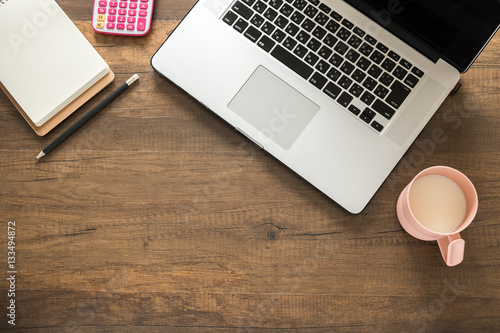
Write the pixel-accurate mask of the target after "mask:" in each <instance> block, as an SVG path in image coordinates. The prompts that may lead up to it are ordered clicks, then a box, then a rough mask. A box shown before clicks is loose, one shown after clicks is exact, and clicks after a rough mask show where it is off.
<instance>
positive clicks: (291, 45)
mask: <svg viewBox="0 0 500 333" xmlns="http://www.w3.org/2000/svg"><path fill="white" fill-rule="evenodd" d="M295 45H297V41H296V40H295V39H293V38H291V37H287V38H286V39H285V41H284V42H283V46H284V47H286V48H287V49H289V50H290V51H291V50H293V49H294V48H295Z"/></svg>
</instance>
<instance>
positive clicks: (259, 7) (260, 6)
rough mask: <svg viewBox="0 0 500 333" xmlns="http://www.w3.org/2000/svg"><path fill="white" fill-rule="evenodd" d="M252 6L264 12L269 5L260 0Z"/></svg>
mask: <svg viewBox="0 0 500 333" xmlns="http://www.w3.org/2000/svg"><path fill="white" fill-rule="evenodd" d="M252 8H253V9H255V10H256V11H258V12H259V13H260V14H262V13H263V12H264V11H265V10H266V8H267V5H266V4H265V3H263V2H262V1H260V0H259V1H257V3H256V4H255V6H253V7H252Z"/></svg>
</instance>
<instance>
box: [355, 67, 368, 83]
mask: <svg viewBox="0 0 500 333" xmlns="http://www.w3.org/2000/svg"><path fill="white" fill-rule="evenodd" d="M351 77H352V78H353V79H354V81H356V82H358V83H361V82H363V80H364V79H365V77H366V74H365V73H363V72H362V71H361V70H360V69H359V68H356V70H355V71H354V73H352V75H351Z"/></svg>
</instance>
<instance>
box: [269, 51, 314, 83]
mask: <svg viewBox="0 0 500 333" xmlns="http://www.w3.org/2000/svg"><path fill="white" fill-rule="evenodd" d="M271 55H272V56H273V57H275V58H276V59H278V60H279V61H281V62H282V63H283V64H284V65H285V66H287V67H288V68H290V69H291V70H293V71H294V72H295V73H297V74H299V75H300V76H302V77H303V78H304V79H307V78H308V77H309V76H311V74H312V73H313V71H314V70H313V69H312V68H311V67H309V66H308V65H307V64H305V63H304V62H303V61H302V60H300V59H299V58H297V57H296V56H294V55H293V54H292V53H290V52H288V51H287V50H286V49H285V48H283V47H281V46H280V45H276V47H275V48H274V49H273V50H272V51H271Z"/></svg>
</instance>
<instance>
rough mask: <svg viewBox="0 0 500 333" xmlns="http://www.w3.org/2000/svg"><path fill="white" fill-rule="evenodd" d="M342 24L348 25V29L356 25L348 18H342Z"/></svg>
mask: <svg viewBox="0 0 500 333" xmlns="http://www.w3.org/2000/svg"><path fill="white" fill-rule="evenodd" d="M342 24H343V25H344V26H345V27H347V29H349V30H351V29H352V28H353V27H354V24H352V23H351V22H350V21H348V20H347V19H343V20H342Z"/></svg>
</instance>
